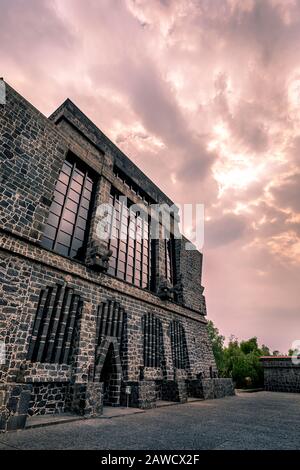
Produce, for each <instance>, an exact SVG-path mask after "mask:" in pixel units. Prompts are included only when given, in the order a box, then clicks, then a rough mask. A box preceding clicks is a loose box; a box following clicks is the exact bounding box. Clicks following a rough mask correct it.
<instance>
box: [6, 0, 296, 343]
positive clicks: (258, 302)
mask: <svg viewBox="0 0 300 470" xmlns="http://www.w3.org/2000/svg"><path fill="white" fill-rule="evenodd" d="M0 41H1V44H2V48H1V67H2V71H1V75H3V76H4V77H5V79H6V80H7V81H8V82H10V83H11V84H12V85H13V86H15V87H16V88H17V90H18V91H19V92H20V93H22V94H23V95H24V96H25V97H26V98H27V99H28V100H29V101H31V102H32V103H33V104H34V105H35V106H37V107H38V108H39V109H40V110H41V111H42V112H44V113H45V114H50V113H51V112H52V111H53V110H54V109H55V108H56V107H57V106H58V105H59V104H60V103H61V102H62V101H63V100H64V99H65V98H66V97H69V98H71V99H72V100H73V101H74V102H75V103H76V104H77V105H78V106H79V107H80V108H81V109H82V110H83V112H85V113H86V114H87V115H88V116H89V117H90V118H91V119H92V120H93V121H94V122H95V123H96V124H97V125H98V126H99V127H100V128H101V129H102V130H103V131H104V132H105V133H106V134H107V135H108V136H109V137H111V138H112V139H113V140H114V141H115V142H116V143H118V145H120V147H121V148H122V149H123V150H124V151H125V152H126V153H128V155H129V156H130V157H131V158H132V160H133V161H135V163H137V164H138V165H139V166H140V167H141V169H142V170H144V171H145V172H146V173H147V174H148V175H149V176H150V177H151V178H152V179H153V180H154V181H155V182H156V183H157V184H158V185H159V186H160V187H161V188H162V189H163V190H164V191H165V192H166V193H167V194H168V195H169V196H170V197H171V198H172V199H173V200H174V201H176V202H181V203H188V202H193V203H196V202H204V203H205V207H206V216H207V218H208V221H207V226H206V239H207V244H206V245H205V248H204V253H205V262H204V271H205V272H204V278H203V279H204V281H203V282H204V284H205V286H206V297H207V302H208V312H209V316H210V317H211V318H213V320H214V321H215V322H216V323H217V325H218V326H219V327H220V329H221V330H222V331H223V332H224V333H225V334H226V335H229V334H230V333H234V334H235V335H237V336H239V337H240V338H242V337H243V338H246V337H250V336H253V335H255V336H259V338H260V340H261V341H262V342H264V343H267V344H269V345H270V347H271V348H274V349H282V350H283V351H287V349H288V348H289V347H290V345H291V342H292V341H293V340H294V339H297V338H295V337H294V336H295V335H296V332H297V331H298V329H297V325H298V323H297V321H298V315H299V308H300V299H299V296H298V289H299V288H298V282H297V279H299V274H300V273H299V271H300V267H299V263H300V253H299V251H298V249H299V248H298V243H299V232H300V229H299V226H300V206H299V197H298V194H299V178H298V176H299V150H300V145H299V135H300V129H299V126H300V78H299V77H300V64H299V43H300V2H299V1H293V0H264V1H259V0H202V1H201V2H199V1H196V0H164V1H163V0H161V1H159V0H153V1H152V2H148V1H147V0H139V1H137V0H136V1H135V0H127V1H116V2H114V5H113V7H112V2H111V1H110V0H102V1H101V2H99V1H95V0H87V1H85V2H83V1H81V0H80V1H79V0H64V2H61V1H60V0H47V1H46V0H26V1H25V0H23V1H22V0H15V1H14V2H9V1H8V0H3V1H2V3H1V17H0Z"/></svg>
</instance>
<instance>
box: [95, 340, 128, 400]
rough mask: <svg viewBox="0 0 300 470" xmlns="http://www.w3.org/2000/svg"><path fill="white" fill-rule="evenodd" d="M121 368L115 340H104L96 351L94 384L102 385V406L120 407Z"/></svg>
mask: <svg viewBox="0 0 300 470" xmlns="http://www.w3.org/2000/svg"><path fill="white" fill-rule="evenodd" d="M121 380H122V368H121V361H120V355H119V345H118V342H117V341H116V339H115V338H109V337H107V338H105V339H104V340H103V341H102V342H101V345H100V346H99V348H98V351H97V361H96V370H95V382H102V383H103V405H104V406H118V405H120V394H121Z"/></svg>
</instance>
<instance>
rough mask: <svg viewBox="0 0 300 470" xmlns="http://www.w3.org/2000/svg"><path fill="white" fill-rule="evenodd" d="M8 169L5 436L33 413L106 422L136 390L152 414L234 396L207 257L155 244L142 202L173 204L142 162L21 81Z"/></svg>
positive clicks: (8, 124)
mask: <svg viewBox="0 0 300 470" xmlns="http://www.w3.org/2000/svg"><path fill="white" fill-rule="evenodd" d="M0 162H1V167H0V178H1V179H0V181H1V187H0V276H1V284H0V293H1V296H0V341H2V345H4V346H5V352H6V356H5V361H4V363H3V364H2V365H0V427H1V428H2V429H3V430H6V429H14V428H21V427H23V426H24V424H25V421H26V416H27V415H35V414H48V413H62V412H65V411H71V412H74V413H79V414H82V415H85V416H97V415H99V414H101V412H102V407H103V404H104V405H113V406H118V405H120V404H121V405H122V404H124V403H126V401H127V395H126V392H131V393H130V396H129V397H128V399H129V404H130V406H137V407H141V408H150V407H153V406H155V405H156V402H157V400H168V401H170V400H171V401H178V402H184V401H186V400H187V397H188V396H207V397H208V396H210V397H214V396H222V395H223V394H226V393H232V385H231V382H230V381H226V380H225V381H222V380H219V381H218V380H217V379H216V377H217V370H216V365H215V361H214V357H213V353H212V349H211V345H210V342H209V338H208V333H207V327H206V323H207V322H206V319H205V315H206V308H205V298H204V296H203V287H202V283H201V270H202V254H201V253H199V252H198V251H195V250H194V251H187V250H186V249H185V243H186V240H185V239H184V238H183V239H177V238H175V237H174V234H173V233H172V230H173V229H172V228H171V232H170V234H169V235H168V237H167V238H166V237H161V238H159V239H151V237H150V224H151V220H150V213H148V212H147V214H146V217H145V214H144V215H143V216H142V215H141V214H139V213H138V212H137V213H134V216H132V213H131V212H132V210H131V207H132V204H137V203H141V202H143V204H144V205H145V206H146V207H150V205H151V204H154V203H158V204H167V205H168V206H171V205H172V201H170V199H169V198H168V197H167V196H165V195H164V194H163V193H162V192H161V191H160V190H159V189H158V188H157V187H156V186H155V185H154V184H153V183H152V182H151V181H150V180H149V179H148V178H147V177H146V176H145V175H144V174H143V173H142V172H141V171H140V170H139V169H138V168H137V167H136V165H134V164H133V163H132V162H131V161H130V160H129V159H128V158H127V157H126V156H125V155H124V154H123V153H122V152H121V151H120V150H119V149H118V148H117V147H116V146H115V145H114V144H113V143H112V142H111V141H110V140H109V139H108V138H107V137H106V136H105V135H104V134H103V133H102V132H101V131H100V130H99V129H98V128H97V127H96V126H95V125H94V124H93V123H92V122H91V121H90V120H89V119H88V118H87V117H86V116H85V115H84V114H83V113H82V112H81V111H80V110H79V109H78V108H77V107H76V106H75V105H74V104H73V103H72V102H71V101H70V100H66V101H65V102H64V103H63V104H62V106H60V108H58V109H57V111H55V112H54V113H53V115H52V116H50V118H49V119H48V118H46V117H45V116H44V115H42V114H41V113H40V112H39V111H37V110H36V109H35V108H34V107H33V106H32V105H31V104H29V103H28V102H27V101H26V100H25V99H24V98H22V97H21V96H20V95H19V94H18V93H17V92H15V91H14V90H13V89H12V88H11V87H10V86H8V85H7V86H6V104H2V105H0ZM122 196H126V197H127V202H124V201H123V200H122ZM104 203H107V204H110V207H114V214H115V215H116V217H115V219H114V222H113V223H112V224H111V223H110V224H108V227H106V228H107V229H109V230H114V231H115V234H116V236H115V237H110V239H109V240H108V241H105V240H103V239H102V240H100V239H99V236H98V235H99V234H98V232H97V230H98V229H99V220H100V216H99V213H96V211H97V207H98V206H99V205H101V204H104ZM174 217H175V219H174V220H173V223H172V224H171V227H174V224H175V223H176V214H175V215H174ZM159 227H160V230H161V226H160V225H159ZM121 233H122V236H120V235H121ZM215 384H218V387H215ZM128 387H129V388H128Z"/></svg>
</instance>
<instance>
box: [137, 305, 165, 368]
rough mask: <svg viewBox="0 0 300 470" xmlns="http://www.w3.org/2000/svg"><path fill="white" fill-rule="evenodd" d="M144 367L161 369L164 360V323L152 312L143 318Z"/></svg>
mask: <svg viewBox="0 0 300 470" xmlns="http://www.w3.org/2000/svg"><path fill="white" fill-rule="evenodd" d="M142 330H143V339H144V366H145V367H161V366H162V365H163V364H162V362H163V360H164V351H163V329H162V323H161V321H160V319H159V318H157V316H155V315H154V314H153V313H152V312H151V313H147V314H145V315H144V316H143V318H142Z"/></svg>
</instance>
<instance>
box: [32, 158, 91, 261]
mask: <svg viewBox="0 0 300 470" xmlns="http://www.w3.org/2000/svg"><path fill="white" fill-rule="evenodd" d="M80 180H81V183H80ZM97 182H98V176H97V174H96V173H95V172H94V171H93V170H92V169H91V168H90V167H89V166H88V165H86V164H85V163H84V162H82V161H81V160H80V159H79V158H78V157H77V156H76V155H74V154H73V153H71V152H69V153H68V154H67V155H66V158H65V160H64V162H63V165H62V167H61V169H60V173H59V176H58V179H57V182H56V185H55V189H54V197H53V201H52V204H51V206H50V210H49V214H48V219H47V222H46V224H45V229H44V233H43V237H42V239H41V245H42V246H43V247H44V248H46V249H48V250H50V251H53V252H55V253H58V254H59V255H61V256H65V257H68V258H71V259H74V260H77V261H81V262H82V261H84V259H85V256H86V250H87V242H88V237H89V234H90V228H91V215H92V211H93V209H94V203H95V192H96V186H97ZM66 213H68V217H69V219H67V218H64V216H65V215H66ZM83 214H84V215H83ZM71 217H73V221H72V219H71ZM50 219H53V220H51V223H50ZM56 219H57V220H56ZM63 225H64V226H65V229H62V226H63ZM51 232H52V234H53V238H51V237H49V236H48V234H49V233H51ZM80 235H81V236H80ZM63 240H65V243H62V241H63ZM76 246H77V248H76Z"/></svg>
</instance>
